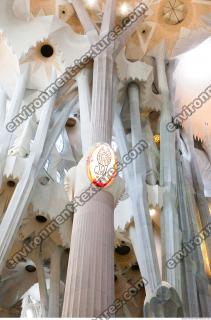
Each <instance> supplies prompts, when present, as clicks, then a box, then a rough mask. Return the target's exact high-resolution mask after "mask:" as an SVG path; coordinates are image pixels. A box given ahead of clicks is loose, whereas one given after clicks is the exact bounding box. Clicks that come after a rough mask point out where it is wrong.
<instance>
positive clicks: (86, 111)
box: [76, 68, 91, 154]
mask: <svg viewBox="0 0 211 320" xmlns="http://www.w3.org/2000/svg"><path fill="white" fill-rule="evenodd" d="M90 73H91V70H90V69H87V68H84V69H83V70H81V71H80V72H79V74H78V75H77V77H76V80H77V84H78V95H79V106H80V127H81V142H82V151H83V154H85V153H86V152H87V151H88V150H89V148H90V146H91V145H90V143H91V142H90V130H91V125H90V115H91V92H90Z"/></svg>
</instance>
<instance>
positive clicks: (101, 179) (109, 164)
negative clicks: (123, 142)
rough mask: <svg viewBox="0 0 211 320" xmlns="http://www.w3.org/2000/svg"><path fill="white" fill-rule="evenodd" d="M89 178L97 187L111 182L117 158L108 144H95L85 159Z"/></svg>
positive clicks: (115, 171)
mask: <svg viewBox="0 0 211 320" xmlns="http://www.w3.org/2000/svg"><path fill="white" fill-rule="evenodd" d="M87 173H88V177H89V180H90V181H91V182H92V183H93V184H94V185H96V186H97V187H105V186H107V185H109V184H111V183H112V181H113V179H114V177H115V176H116V174H117V159H116V156H115V153H114V151H113V149H112V148H111V147H110V146H109V144H107V143H104V144H97V145H96V146H95V147H94V149H93V150H92V151H91V153H90V155H89V157H88V159H87Z"/></svg>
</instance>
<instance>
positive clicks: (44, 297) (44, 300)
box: [32, 252, 48, 318]
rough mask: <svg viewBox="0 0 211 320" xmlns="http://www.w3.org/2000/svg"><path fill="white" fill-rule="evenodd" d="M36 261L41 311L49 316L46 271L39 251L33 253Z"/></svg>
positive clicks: (43, 314)
mask: <svg viewBox="0 0 211 320" xmlns="http://www.w3.org/2000/svg"><path fill="white" fill-rule="evenodd" d="M32 259H33V261H34V263H35V264H36V270H37V280H38V284H39V291H40V304H41V312H42V317H43V318H45V317H47V314H48V292H47V287H46V282H45V271H44V267H43V264H42V259H41V257H40V256H39V254H38V253H37V252H35V253H34V254H33V257H32Z"/></svg>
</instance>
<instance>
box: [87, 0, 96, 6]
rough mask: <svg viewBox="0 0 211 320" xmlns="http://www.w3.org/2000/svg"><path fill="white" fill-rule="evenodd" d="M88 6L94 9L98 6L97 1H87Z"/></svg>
mask: <svg viewBox="0 0 211 320" xmlns="http://www.w3.org/2000/svg"><path fill="white" fill-rule="evenodd" d="M86 4H87V5H88V6H89V7H93V6H94V5H95V4H96V0H86Z"/></svg>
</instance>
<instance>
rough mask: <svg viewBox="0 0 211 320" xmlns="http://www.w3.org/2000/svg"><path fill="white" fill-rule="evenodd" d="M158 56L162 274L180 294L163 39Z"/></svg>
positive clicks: (172, 138)
mask: <svg viewBox="0 0 211 320" xmlns="http://www.w3.org/2000/svg"><path fill="white" fill-rule="evenodd" d="M155 59H156V67H157V76H158V84H159V91H160V94H161V96H162V110H161V117H160V185H161V186H162V187H164V188H165V190H164V192H163V210H162V213H161V237H162V249H163V257H162V262H163V263H162V265H163V270H162V276H163V280H164V281H167V282H168V283H169V284H170V285H172V286H173V287H174V288H175V289H176V291H177V292H178V294H179V295H180V296H181V271H180V266H179V265H177V266H176V267H175V268H174V269H169V268H167V267H166V262H167V261H168V260H169V259H170V258H171V257H172V256H173V255H174V254H175V252H177V251H178V250H179V249H180V247H181V233H180V230H179V221H178V212H177V198H176V158H175V133H174V132H169V131H168V130H167V124H168V123H169V122H171V119H172V118H171V110H172V108H171V101H170V94H169V87H168V82H167V76H166V47H165V43H164V41H163V42H161V43H160V44H159V46H158V50H157V52H156V54H155Z"/></svg>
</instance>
